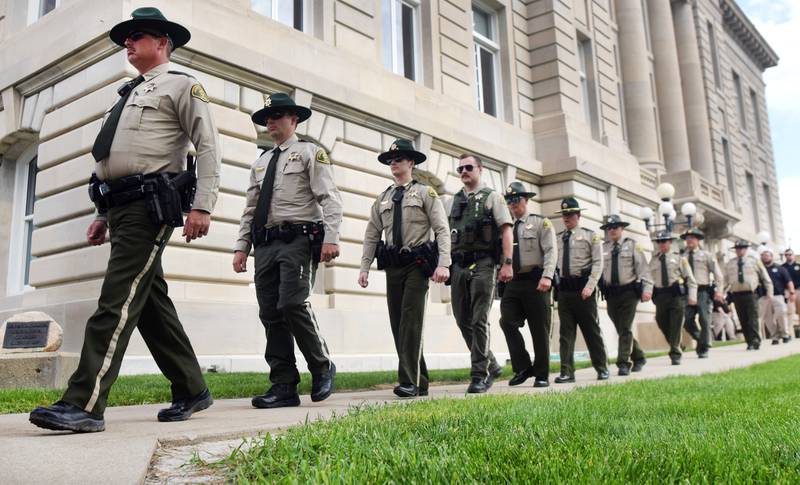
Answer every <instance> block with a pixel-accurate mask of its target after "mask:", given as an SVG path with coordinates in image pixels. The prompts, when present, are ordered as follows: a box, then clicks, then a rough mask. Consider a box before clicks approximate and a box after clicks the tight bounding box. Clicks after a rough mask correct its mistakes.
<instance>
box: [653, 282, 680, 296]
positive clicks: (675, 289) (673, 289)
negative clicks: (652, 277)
mask: <svg viewBox="0 0 800 485" xmlns="http://www.w3.org/2000/svg"><path fill="white" fill-rule="evenodd" d="M661 295H670V296H682V295H683V285H681V284H679V283H674V284H672V285H670V286H665V287H663V288H653V296H661Z"/></svg>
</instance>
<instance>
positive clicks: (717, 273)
mask: <svg viewBox="0 0 800 485" xmlns="http://www.w3.org/2000/svg"><path fill="white" fill-rule="evenodd" d="M690 254H691V255H692V261H693V262H694V266H692V274H694V279H695V280H696V281H697V284H698V285H700V286H707V285H710V284H711V283H716V285H717V289H718V291H722V287H723V286H724V284H723V282H724V280H723V278H722V271H721V270H720V269H719V264H717V258H715V257H714V255H713V254H711V253H710V252H708V251H705V250H703V249H696V250H694V251H689V250H687V251H686V253H685V254H684V256H685V257H686V261H689V255H690ZM690 266H691V265H690Z"/></svg>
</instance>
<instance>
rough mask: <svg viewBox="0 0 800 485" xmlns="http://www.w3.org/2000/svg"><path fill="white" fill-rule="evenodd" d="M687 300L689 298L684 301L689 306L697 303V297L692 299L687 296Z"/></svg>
mask: <svg viewBox="0 0 800 485" xmlns="http://www.w3.org/2000/svg"><path fill="white" fill-rule="evenodd" d="M688 300H689V301H687V302H686V303H687V304H688V305H689V306H695V305H697V298H694V299H692V298H689V299H688Z"/></svg>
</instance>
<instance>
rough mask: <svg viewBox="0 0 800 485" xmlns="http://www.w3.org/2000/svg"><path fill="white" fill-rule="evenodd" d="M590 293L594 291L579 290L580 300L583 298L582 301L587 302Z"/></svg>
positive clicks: (588, 289) (587, 289) (590, 289)
mask: <svg viewBox="0 0 800 485" xmlns="http://www.w3.org/2000/svg"><path fill="white" fill-rule="evenodd" d="M592 293H594V290H593V289H592V288H584V289H583V290H581V298H583V299H584V300H588V299H589V297H590V296H592Z"/></svg>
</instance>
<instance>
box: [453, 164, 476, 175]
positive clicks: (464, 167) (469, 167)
mask: <svg viewBox="0 0 800 485" xmlns="http://www.w3.org/2000/svg"><path fill="white" fill-rule="evenodd" d="M464 170H466V171H467V172H472V171H473V170H475V165H461V166H460V167H458V168H457V169H456V172H458V173H462V172H464Z"/></svg>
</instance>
